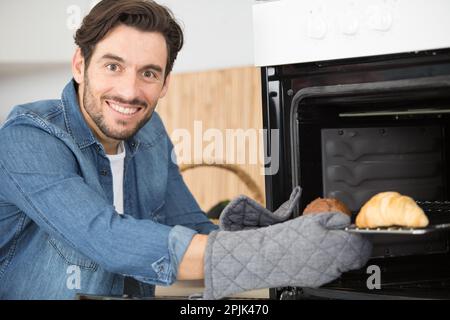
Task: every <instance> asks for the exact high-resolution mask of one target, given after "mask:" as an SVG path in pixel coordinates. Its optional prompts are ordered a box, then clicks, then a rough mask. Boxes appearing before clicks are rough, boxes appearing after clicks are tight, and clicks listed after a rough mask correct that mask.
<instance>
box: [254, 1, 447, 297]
mask: <svg viewBox="0 0 450 320" xmlns="http://www.w3.org/2000/svg"><path fill="white" fill-rule="evenodd" d="M411 5H414V6H415V7H414V8H413V9H411ZM411 10H417V12H419V11H420V12H422V14H424V15H425V18H426V19H424V20H425V21H426V22H429V23H428V24H427V26H424V27H423V28H425V29H426V30H422V29H420V28H419V29H417V28H418V27H417V26H412V25H411V18H410V17H409V16H405V14H404V12H408V13H409V14H410V13H411ZM442 11H446V12H450V4H449V3H448V2H447V3H445V2H443V1H437V0H436V1H429V2H425V1H420V0H417V1H416V0H413V1H409V2H408V1H402V0H397V1H394V0H392V1H387V0H386V1H375V0H374V1H368V2H365V5H363V4H361V3H359V4H356V3H354V2H353V1H333V2H332V1H326V0H325V1H321V2H320V3H318V2H316V3H315V4H312V3H311V2H308V1H295V2H294V1H288V0H284V1H283V0H281V1H271V2H268V3H263V4H256V5H255V6H254V22H255V23H254V25H255V60H256V64H257V65H259V66H260V67H261V79H262V98H263V99H262V101H263V105H262V107H263V125H264V129H266V130H267V132H268V133H270V132H271V131H273V130H277V132H278V134H277V135H273V137H278V138H277V139H275V140H274V139H273V138H272V139H271V136H269V135H268V136H267V139H265V142H266V143H265V149H266V156H267V157H268V159H271V157H272V161H274V160H273V157H277V162H278V166H277V170H276V171H273V170H272V171H270V170H268V171H267V172H269V174H267V175H266V176H265V187H266V203H267V207H268V208H269V209H271V210H273V209H276V208H277V207H278V206H279V205H281V204H282V203H283V202H284V201H285V200H286V199H287V198H288V196H289V194H290V191H291V190H292V188H293V187H294V186H296V185H300V186H301V187H302V188H303V192H302V199H301V202H300V205H299V208H298V211H297V214H296V215H300V214H301V212H302V211H303V209H304V207H305V206H306V205H307V204H308V203H309V202H311V201H312V200H314V199H315V198H317V197H319V196H320V197H332V198H337V199H339V200H341V201H343V202H344V203H345V204H346V205H347V206H348V207H349V208H350V210H351V211H352V220H353V222H354V219H355V217H356V214H357V213H358V211H359V209H360V208H361V206H362V205H363V204H364V203H365V202H366V201H367V200H368V199H369V198H370V197H371V196H373V195H375V194H376V193H379V192H383V191H398V192H400V193H402V194H405V195H408V196H411V197H412V198H414V199H415V200H416V201H417V203H418V205H419V206H421V207H422V209H423V210H424V211H425V213H426V214H427V216H428V218H429V220H430V224H429V226H427V227H426V228H420V229H407V228H400V227H390V228H378V229H370V230H369V229H358V228H356V227H355V226H354V225H352V226H350V227H349V228H347V232H356V233H361V234H364V236H366V237H368V238H369V239H370V240H371V241H372V243H373V246H374V247H373V253H372V257H371V259H370V260H369V262H368V264H367V265H366V266H365V267H364V268H362V269H360V270H355V271H351V272H348V273H345V274H343V275H342V276H341V277H340V278H339V279H337V280H336V281H333V282H332V283H329V284H327V285H325V286H323V287H321V288H317V289H312V288H298V287H292V288H290V287H287V288H273V289H271V292H270V295H271V298H274V299H309V298H314V299H320V298H323V299H430V298H436V299H442V298H443V299H448V298H450V37H448V36H444V35H443V34H442V28H444V29H445V30H450V25H449V24H448V22H446V21H447V19H445V20H444V19H443V16H442V14H441V12H442ZM415 12H416V11H415ZM280 17H283V18H282V19H280ZM422 17H423V16H422ZM432 18H434V20H432ZM300 20H301V21H302V22H299V21H300ZM293 26H296V28H295V29H293ZM408 27H409V28H408ZM402 30H403V31H402ZM281 31H284V32H283V33H282V34H281V33H280V32H281ZM419 31H420V32H419ZM406 32H407V33H409V32H411V33H413V34H414V32H416V33H417V34H418V36H417V37H416V38H414V37H410V38H409V40H408V41H403V40H402V39H403V38H402V36H404V37H406V36H408V34H407V33H406ZM409 36H410V35H409ZM427 36H428V38H432V39H431V40H430V39H428V38H427ZM372 42H376V43H377V46H373V45H371V43H372ZM396 42H401V43H399V44H397V43H396ZM327 48H328V49H329V50H326V49H327ZM417 48H418V49H419V50H416V49H417ZM323 50H326V52H324V51H323ZM316 57H317V58H316ZM274 146H275V147H274ZM274 150H275V152H274ZM293 218H295V217H293Z"/></svg>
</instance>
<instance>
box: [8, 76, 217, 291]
mask: <svg viewBox="0 0 450 320" xmlns="http://www.w3.org/2000/svg"><path fill="white" fill-rule="evenodd" d="M125 148H126V155H127V156H126V158H125V164H124V215H119V214H118V213H117V212H116V211H115V209H114V206H113V185H112V176H111V169H110V163H109V160H108V158H107V157H106V155H105V151H104V149H103V146H102V145H101V144H100V143H99V142H98V140H97V139H96V138H95V137H94V136H93V134H92V132H91V130H90V129H89V127H88V126H87V124H86V122H85V120H84V118H83V116H82V114H81V112H80V109H79V105H78V101H77V93H76V88H75V82H74V81H73V80H72V81H71V82H69V84H68V85H67V86H66V87H65V88H64V91H63V93H62V99H61V100H46V101H38V102H34V103H30V104H26V105H20V106H17V107H15V108H14V109H13V111H12V112H11V114H10V115H9V117H8V119H7V121H6V122H5V123H4V125H3V126H2V128H1V129H0V298H1V299H72V298H74V297H75V294H76V293H82V294H97V295H121V294H122V293H123V280H124V276H131V277H133V278H135V279H137V280H139V281H140V283H141V292H142V294H143V295H146V296H151V295H153V294H154V285H170V284H172V283H173V282H174V281H175V280H176V276H177V270H178V266H179V263H180V261H181V259H182V257H183V255H184V253H185V251H186V249H187V247H188V245H189V243H190V241H191V239H192V237H193V236H194V235H195V234H196V233H203V234H207V233H209V232H211V231H212V230H214V229H216V228H217V226H215V225H214V224H212V223H211V222H210V221H209V220H208V219H207V217H206V215H205V214H204V212H202V211H201V209H200V208H199V206H198V204H197V202H196V201H195V199H194V198H193V196H192V194H191V193H190V192H189V190H188V188H187V187H186V185H185V183H184V181H183V179H182V177H181V175H180V173H179V170H178V167H177V165H176V164H174V163H173V162H172V160H171V151H172V148H173V145H172V143H171V141H170V139H169V137H168V135H167V132H166V130H165V128H164V125H163V123H162V121H161V119H160V117H159V116H158V114H157V113H156V112H155V113H154V114H153V116H152V118H151V120H150V121H149V122H148V123H147V124H146V125H145V126H144V127H143V128H142V129H141V130H140V131H139V132H138V133H137V134H136V135H135V136H134V137H132V138H131V139H129V140H128V141H126V142H125Z"/></svg>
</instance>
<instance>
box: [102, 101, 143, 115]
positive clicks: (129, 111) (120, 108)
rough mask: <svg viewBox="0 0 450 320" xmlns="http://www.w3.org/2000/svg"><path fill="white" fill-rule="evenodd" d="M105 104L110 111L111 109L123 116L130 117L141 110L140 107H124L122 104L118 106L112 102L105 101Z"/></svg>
mask: <svg viewBox="0 0 450 320" xmlns="http://www.w3.org/2000/svg"><path fill="white" fill-rule="evenodd" d="M106 103H107V104H108V106H109V107H110V108H111V109H113V110H114V111H117V112H118V113H120V114H122V115H124V116H132V115H134V114H135V113H136V112H138V111H139V110H140V109H141V108H140V107H129V106H124V105H122V104H118V103H116V102H112V101H106Z"/></svg>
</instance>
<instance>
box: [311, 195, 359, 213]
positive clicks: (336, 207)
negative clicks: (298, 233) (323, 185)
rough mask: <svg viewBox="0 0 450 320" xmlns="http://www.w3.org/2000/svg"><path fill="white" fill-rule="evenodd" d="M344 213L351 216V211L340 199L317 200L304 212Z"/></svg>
mask: <svg viewBox="0 0 450 320" xmlns="http://www.w3.org/2000/svg"><path fill="white" fill-rule="evenodd" d="M336 211H338V212H342V213H344V214H346V215H348V216H351V215H352V213H351V211H350V210H349V209H348V208H347V206H346V205H345V204H344V203H343V202H342V201H339V200H338V199H334V198H324V199H322V198H317V199H315V200H314V201H312V202H311V203H309V204H308V205H307V206H306V208H305V210H303V214H314V213H321V212H336Z"/></svg>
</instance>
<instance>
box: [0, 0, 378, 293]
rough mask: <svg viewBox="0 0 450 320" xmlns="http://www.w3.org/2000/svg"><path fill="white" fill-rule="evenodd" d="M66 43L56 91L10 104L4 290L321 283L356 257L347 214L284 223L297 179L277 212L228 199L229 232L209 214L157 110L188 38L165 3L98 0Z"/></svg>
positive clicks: (3, 186) (360, 248) (2, 186)
mask: <svg viewBox="0 0 450 320" xmlns="http://www.w3.org/2000/svg"><path fill="white" fill-rule="evenodd" d="M75 42H76V44H77V46H78V47H77V49H76V52H75V54H74V57H73V60H72V72H73V79H72V80H71V81H70V82H69V83H68V84H67V85H66V87H65V88H64V90H63V92H62V96H61V99H60V100H45V101H38V102H34V103H29V104H25V105H20V106H17V107H15V108H14V109H13V111H12V112H11V114H10V115H9V117H8V120H7V121H6V122H5V124H4V125H3V126H2V128H1V129H0V142H1V145H2V151H1V153H0V181H1V183H0V298H1V299H73V298H74V297H76V294H77V293H81V294H95V295H108V296H113V295H114V296H120V295H122V294H123V293H124V291H125V292H131V291H129V289H130V290H131V289H133V294H136V295H139V296H146V297H149V296H153V295H154V286H155V285H170V284H172V283H173V282H174V281H175V280H177V279H179V280H183V279H205V295H204V297H205V298H207V299H216V298H221V297H223V296H226V295H229V294H232V293H236V292H240V291H243V290H251V289H256V288H269V287H276V286H285V285H299V286H301V285H305V286H319V285H322V284H324V283H326V282H329V281H331V280H333V279H335V278H336V277H338V276H339V275H340V274H341V273H342V272H344V271H346V270H350V269H354V268H359V267H361V266H362V265H364V263H365V262H366V261H367V258H368V255H369V252H370V249H369V248H370V246H369V245H368V244H367V242H365V241H364V240H363V239H362V238H361V237H359V236H358V235H351V234H349V233H346V232H345V231H342V230H335V229H342V228H343V227H345V225H348V223H349V218H348V216H346V215H342V214H340V213H333V214H327V213H325V214H323V215H314V216H310V217H305V218H303V217H302V218H298V219H291V220H292V221H285V222H283V221H284V220H287V219H288V218H289V217H291V215H292V213H293V211H294V210H295V208H296V205H297V203H298V200H299V197H300V191H299V188H295V189H294V191H293V193H292V196H291V198H290V199H289V200H288V201H287V202H286V203H285V204H283V205H282V206H281V207H280V209H279V210H277V211H276V212H275V213H272V212H270V211H268V210H266V209H265V208H262V207H261V206H260V205H258V204H256V203H255V202H252V201H251V199H247V198H242V197H240V198H237V199H236V200H234V201H233V202H232V203H231V204H230V206H228V207H227V208H226V209H225V210H224V213H223V217H227V219H229V220H227V221H228V222H226V223H225V224H224V225H223V226H224V228H225V229H227V230H233V231H234V232H230V231H226V230H216V229H218V227H217V226H216V225H214V224H212V223H211V222H210V221H209V220H208V219H207V217H206V215H205V214H204V212H202V211H201V209H200V208H199V206H198V204H197V202H196V201H195V199H194V198H193V197H192V194H191V193H190V192H189V190H188V189H187V187H186V185H185V183H184V182H183V179H182V177H181V175H180V173H179V170H178V166H177V165H176V163H174V162H172V160H171V159H172V157H171V153H172V149H173V145H172V143H171V141H170V139H169V137H168V135H167V133H166V130H165V128H164V125H163V123H162V121H161V119H160V118H159V116H158V114H157V113H156V112H155V111H154V110H155V107H156V105H157V103H158V100H159V99H161V98H163V97H164V95H165V94H166V92H167V89H168V86H169V83H170V72H171V70H172V67H173V63H174V61H175V59H176V57H177V54H178V52H179V50H180V49H181V47H182V45H183V33H182V31H181V28H180V27H179V25H178V24H177V22H176V21H175V20H174V18H173V16H172V14H171V13H170V11H169V10H168V9H166V8H165V7H163V6H160V5H158V4H157V3H155V2H153V1H150V0H103V1H101V2H100V3H99V4H97V5H96V6H95V7H94V8H93V9H92V11H91V12H90V13H89V14H88V15H87V16H86V18H85V19H84V20H83V24H82V26H81V27H80V29H79V30H78V31H77V33H76V36H75ZM224 221H225V220H224ZM236 224H237V225H236ZM272 224H274V225H273V226H272ZM258 227H264V228H258ZM255 228H257V229H256V230H252V229H255ZM239 229H250V230H244V231H237V230H239ZM128 280H129V281H128ZM129 284H132V285H129ZM124 288H125V289H124Z"/></svg>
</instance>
